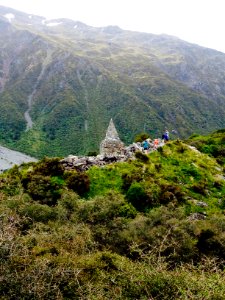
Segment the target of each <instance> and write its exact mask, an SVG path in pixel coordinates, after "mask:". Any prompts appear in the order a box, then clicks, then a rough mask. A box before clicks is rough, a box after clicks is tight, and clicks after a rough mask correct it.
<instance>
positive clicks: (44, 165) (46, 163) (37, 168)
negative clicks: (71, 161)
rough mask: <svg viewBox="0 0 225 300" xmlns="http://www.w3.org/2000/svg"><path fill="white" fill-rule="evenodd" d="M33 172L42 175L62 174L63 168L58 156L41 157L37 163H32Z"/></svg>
mask: <svg viewBox="0 0 225 300" xmlns="http://www.w3.org/2000/svg"><path fill="white" fill-rule="evenodd" d="M33 173H35V174H42V175H44V176H62V175H63V173H64V169H63V166H62V164H61V163H60V158H58V157H55V158H50V157H45V158H43V159H42V160H41V161H40V162H39V163H38V164H35V165H34V168H33Z"/></svg>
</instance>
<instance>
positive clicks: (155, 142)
mask: <svg viewBox="0 0 225 300" xmlns="http://www.w3.org/2000/svg"><path fill="white" fill-rule="evenodd" d="M158 146H159V140H158V139H154V144H153V149H154V150H156V149H157V148H158Z"/></svg>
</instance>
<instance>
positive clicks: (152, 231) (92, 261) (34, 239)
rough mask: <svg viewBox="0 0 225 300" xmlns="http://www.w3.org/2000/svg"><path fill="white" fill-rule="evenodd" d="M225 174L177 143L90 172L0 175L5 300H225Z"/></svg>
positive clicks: (48, 166)
mask: <svg viewBox="0 0 225 300" xmlns="http://www.w3.org/2000/svg"><path fill="white" fill-rule="evenodd" d="M218 134H219V135H220V138H222V139H224V131H221V132H219V133H215V134H213V135H212V136H211V137H210V138H211V142H213V143H217V142H218ZM195 138H196V137H195ZM205 140H206V137H205ZM224 167H225V165H224V161H223V162H222V160H219V161H218V162H217V161H216V159H215V158H214V157H210V156H209V155H207V154H205V153H201V152H199V151H197V150H196V149H193V148H192V146H189V145H188V144H185V143H183V142H182V141H179V140H176V141H173V142H169V143H167V144H166V145H165V146H164V147H163V148H160V149H159V151H155V152H153V153H151V154H149V155H144V154H142V153H137V154H136V160H133V161H130V162H126V163H116V164H112V165H108V166H105V167H104V168H97V167H93V168H91V169H89V170H88V171H87V172H86V173H77V172H76V171H64V170H63V169H62V167H61V165H60V163H59V159H58V158H54V159H48V158H45V159H43V160H42V161H40V162H38V163H30V164H27V165H26V164H25V165H23V166H21V167H19V168H18V167H15V168H13V169H11V170H10V171H8V172H7V173H5V174H3V175H1V177H0V190H1V192H0V197H1V201H0V214H1V223H2V229H1V241H2V243H1V244H0V257H1V268H0V272H1V278H2V279H1V280H0V293H1V295H2V297H3V298H4V299H13V298H15V297H16V298H17V299H26V298H27V297H29V298H32V299H75V298H77V299H110V298H112V299H146V300H147V299H189V298H190V299H199V300H200V299H209V300H211V299H223V297H224V293H225V289H224V287H225V282H224V266H225V265H224V264H225V256H224V253H225V239H224V230H225V217H224V208H225V198H224V195H225V180H224V175H225V173H224V170H225V169H224Z"/></svg>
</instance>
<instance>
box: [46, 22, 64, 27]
mask: <svg viewBox="0 0 225 300" xmlns="http://www.w3.org/2000/svg"><path fill="white" fill-rule="evenodd" d="M61 24H62V22H52V23H48V24H46V26H49V27H53V26H58V25H61Z"/></svg>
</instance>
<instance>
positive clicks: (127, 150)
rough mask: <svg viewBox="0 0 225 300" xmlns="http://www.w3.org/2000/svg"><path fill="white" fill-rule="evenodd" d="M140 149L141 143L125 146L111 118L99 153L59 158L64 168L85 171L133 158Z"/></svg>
mask: <svg viewBox="0 0 225 300" xmlns="http://www.w3.org/2000/svg"><path fill="white" fill-rule="evenodd" d="M137 151H141V152H143V149H142V147H141V143H133V144H131V145H129V146H127V147H125V145H124V143H123V142H122V141H121V140H120V138H119V135H118V132H117V130H116V128H115V125H114V123H113V120H112V119H111V120H110V122H109V126H108V129H107V131H106V136H105V139H104V140H103V141H102V142H101V143H100V154H99V155H97V156H75V155H69V156H68V157H66V158H64V159H62V160H61V163H62V165H63V167H64V168H65V169H66V170H73V169H75V170H77V171H86V170H88V169H89V168H90V167H92V166H105V165H107V164H110V163H115V162H124V161H128V160H131V159H135V152H137Z"/></svg>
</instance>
